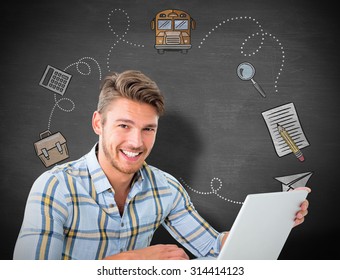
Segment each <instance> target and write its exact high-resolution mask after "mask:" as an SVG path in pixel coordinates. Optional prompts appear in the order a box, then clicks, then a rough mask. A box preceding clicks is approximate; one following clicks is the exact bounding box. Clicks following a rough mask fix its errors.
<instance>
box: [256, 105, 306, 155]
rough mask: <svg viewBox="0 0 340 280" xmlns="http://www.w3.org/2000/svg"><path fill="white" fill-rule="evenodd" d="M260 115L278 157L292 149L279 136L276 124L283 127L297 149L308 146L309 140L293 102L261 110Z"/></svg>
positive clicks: (290, 151)
mask: <svg viewBox="0 0 340 280" xmlns="http://www.w3.org/2000/svg"><path fill="white" fill-rule="evenodd" d="M262 116H263V118H264V120H265V122H266V125H267V128H268V130H269V133H270V136H271V138H272V141H273V144H274V148H275V151H276V153H277V155H278V156H279V157H282V156H285V155H287V154H290V153H292V150H291V148H290V147H289V146H288V145H287V143H286V142H285V140H284V139H283V138H282V137H281V135H280V133H279V131H278V125H279V126H281V127H284V129H285V130H286V131H287V132H288V134H289V135H290V137H291V138H292V139H293V141H294V143H295V144H296V145H297V147H298V148H299V149H302V148H305V147H307V146H309V142H308V140H307V138H306V136H305V134H304V132H303V130H302V127H301V124H300V121H299V117H298V115H297V112H296V109H295V106H294V104H293V103H288V104H285V105H282V106H279V107H276V108H272V109H270V110H268V111H265V112H262Z"/></svg>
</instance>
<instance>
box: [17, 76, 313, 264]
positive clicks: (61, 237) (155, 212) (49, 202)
mask: <svg viewBox="0 0 340 280" xmlns="http://www.w3.org/2000/svg"><path fill="white" fill-rule="evenodd" d="M163 113H164V98H163V96H162V95H161V93H160V90H159V89H158V87H157V85H156V84H155V82H153V81H152V80H151V79H150V78H148V77H146V76H145V75H144V74H142V73H141V72H139V71H132V70H131V71H125V72H123V73H121V74H118V73H112V74H111V75H109V76H107V77H106V78H105V80H104V81H103V84H102V87H101V92H100V95H99V102H98V108H97V111H95V112H94V114H93V118H92V126H93V130H94V132H95V133H96V134H97V135H98V137H99V141H98V143H96V144H95V145H94V147H93V148H92V150H91V151H90V152H89V153H88V154H87V155H85V156H83V157H82V158H80V159H79V160H76V161H72V162H68V163H66V164H63V165H58V166H55V167H54V168H52V169H51V170H49V171H46V172H45V173H43V174H42V175H41V176H39V178H38V179H37V180H36V181H35V182H34V184H33V186H32V189H31V191H30V194H29V197H28V200H27V204H26V209H25V215H24V221H23V224H22V227H21V230H20V233H19V236H18V239H17V242H16V246H15V250H14V259H188V255H187V254H186V253H185V251H184V250H183V249H182V248H180V247H178V246H177V245H173V244H168V245H163V244H162V245H153V246H150V243H151V240H152V237H153V234H154V232H155V231H156V229H157V228H158V227H159V226H160V225H162V226H164V227H165V228H166V229H167V230H168V231H169V232H170V234H171V235H172V236H173V237H174V238H175V239H176V240H177V241H178V242H179V243H180V244H182V245H183V246H184V247H185V248H186V249H188V250H189V251H190V252H191V253H192V254H193V255H195V256H197V257H200V256H217V255H218V253H219V252H220V249H221V246H222V244H223V242H224V241H225V239H226V237H227V234H226V232H222V233H219V232H217V231H216V230H215V229H213V228H212V227H211V226H210V225H209V224H208V223H207V222H206V221H205V220H204V219H203V218H202V217H201V216H200V215H199V214H198V213H197V211H196V210H195V208H194V206H193V205H192V203H191V201H190V198H189V196H188V194H187V193H186V191H185V190H184V188H183V187H182V186H181V184H180V183H179V182H178V181H177V180H176V179H175V178H174V177H173V176H172V175H170V174H168V173H166V172H164V171H161V170H159V169H157V168H155V167H153V166H149V165H148V164H147V163H146V161H145V160H146V159H147V157H148V155H149V154H150V152H151V150H152V147H153V145H154V143H155V139H156V133H157V128H158V120H159V117H160V116H161V115H163ZM307 208H308V202H307V201H305V202H304V203H303V204H302V205H301V210H300V211H299V212H298V213H297V215H296V224H300V223H302V222H303V220H304V216H305V215H306V214H307Z"/></svg>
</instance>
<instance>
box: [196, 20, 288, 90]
mask: <svg viewBox="0 0 340 280" xmlns="http://www.w3.org/2000/svg"><path fill="white" fill-rule="evenodd" d="M237 20H251V21H253V22H254V23H255V24H256V25H257V26H258V28H259V32H256V33H253V34H251V35H249V36H248V37H247V38H246V39H244V42H243V43H242V45H241V47H240V49H241V54H242V55H244V56H245V57H247V56H248V57H251V56H253V55H255V54H257V53H258V52H259V51H260V49H261V48H262V46H263V44H264V40H265V37H266V36H269V37H271V38H272V39H273V40H274V41H275V42H276V43H277V44H278V45H279V48H280V50H281V54H282V60H281V66H280V69H279V71H278V74H277V76H276V77H275V81H274V88H275V93H278V92H279V91H278V88H277V86H278V80H279V77H280V75H281V73H282V71H283V67H284V62H285V52H284V48H283V46H282V44H281V42H280V41H279V39H277V38H276V37H275V36H274V35H272V34H270V33H267V32H265V31H264V30H263V28H262V25H261V24H260V23H259V22H258V21H257V20H256V19H255V18H252V17H247V16H245V17H232V18H228V19H226V20H223V21H221V22H220V23H218V24H217V25H216V26H215V27H214V28H212V29H211V31H209V32H208V34H206V35H205V38H203V39H202V41H201V42H200V45H199V46H198V48H201V47H202V46H203V44H204V43H205V41H206V40H207V39H208V38H209V36H210V35H211V34H212V33H213V32H214V31H216V30H217V29H218V28H219V27H221V26H222V25H224V24H226V23H229V22H232V21H237ZM255 36H262V37H261V42H260V44H259V46H258V48H257V49H256V50H255V51H253V52H252V53H248V54H247V53H245V52H244V48H245V46H246V44H247V42H248V41H249V40H251V39H253V38H254V37H255Z"/></svg>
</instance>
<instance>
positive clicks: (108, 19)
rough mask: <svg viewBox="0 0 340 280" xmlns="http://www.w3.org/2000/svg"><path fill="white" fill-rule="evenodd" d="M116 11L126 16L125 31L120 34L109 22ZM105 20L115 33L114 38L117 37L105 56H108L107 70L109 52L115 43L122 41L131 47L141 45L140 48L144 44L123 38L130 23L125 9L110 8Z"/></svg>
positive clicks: (108, 61) (108, 60) (108, 59)
mask: <svg viewBox="0 0 340 280" xmlns="http://www.w3.org/2000/svg"><path fill="white" fill-rule="evenodd" d="M118 12H119V13H122V14H124V15H125V18H126V22H125V25H126V28H125V31H124V32H123V34H121V35H119V34H117V32H116V31H115V28H114V26H113V25H112V24H111V18H112V16H113V15H114V14H115V13H118ZM107 22H108V26H109V29H110V31H111V32H112V33H113V35H115V37H116V39H117V40H116V41H115V42H114V43H113V45H112V46H111V47H110V50H109V53H108V55H107V56H108V57H107V68H108V69H109V71H110V66H109V64H110V56H111V52H112V50H113V48H114V47H115V46H116V45H117V44H119V43H120V42H124V43H126V44H128V45H130V46H133V47H142V48H144V45H143V44H136V43H133V42H130V41H128V40H126V39H125V36H126V35H127V34H128V31H129V30H130V23H131V21H130V17H129V15H128V13H127V12H126V11H125V10H123V9H114V10H112V11H111V12H110V13H109V16H108V18H107Z"/></svg>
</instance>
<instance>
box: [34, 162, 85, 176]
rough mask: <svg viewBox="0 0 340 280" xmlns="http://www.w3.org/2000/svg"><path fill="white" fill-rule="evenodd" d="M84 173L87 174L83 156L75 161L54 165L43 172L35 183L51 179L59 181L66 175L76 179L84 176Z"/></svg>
mask: <svg viewBox="0 0 340 280" xmlns="http://www.w3.org/2000/svg"><path fill="white" fill-rule="evenodd" d="M84 173H87V167H86V160H85V157H84V156H83V157H81V158H80V159H77V160H73V161H68V162H65V163H63V164H58V165H55V166H54V167H52V168H51V169H49V170H46V171H45V172H43V173H42V174H41V175H40V176H39V177H38V178H37V181H47V180H52V178H56V179H58V180H60V179H61V178H64V177H65V176H67V175H69V176H74V177H77V176H82V175H84Z"/></svg>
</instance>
